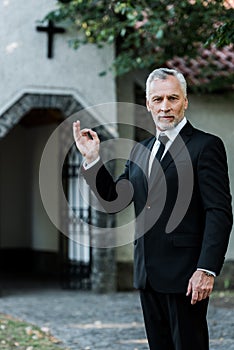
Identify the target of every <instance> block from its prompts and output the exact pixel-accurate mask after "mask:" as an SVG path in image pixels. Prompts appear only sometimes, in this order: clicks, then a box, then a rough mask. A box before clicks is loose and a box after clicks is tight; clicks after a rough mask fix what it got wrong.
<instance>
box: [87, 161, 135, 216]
mask: <svg viewBox="0 0 234 350" xmlns="http://www.w3.org/2000/svg"><path fill="white" fill-rule="evenodd" d="M129 162H130V161H127V163H126V165H125V170H124V172H123V174H122V175H121V176H119V177H118V179H117V180H114V179H113V177H112V176H111V174H110V173H109V171H108V170H107V168H106V167H105V165H104V164H103V163H102V161H101V160H99V162H98V163H96V164H95V165H94V166H93V167H91V168H90V169H87V170H84V168H82V169H81V173H82V175H83V176H84V178H85V180H86V182H87V184H88V185H89V186H90V188H91V189H92V191H93V193H94V194H95V196H96V197H97V199H98V200H99V202H100V204H101V205H102V206H103V208H104V209H105V211H106V212H107V213H117V212H119V211H121V210H123V209H124V208H126V207H127V206H128V205H129V204H130V203H131V202H132V198H133V187H132V185H131V183H130V181H129Z"/></svg>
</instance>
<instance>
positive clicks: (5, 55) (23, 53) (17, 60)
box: [0, 0, 116, 121]
mask: <svg viewBox="0 0 234 350" xmlns="http://www.w3.org/2000/svg"><path fill="white" fill-rule="evenodd" d="M55 6H56V1H54V0H53V1H52V0H40V1H37V0H25V1H24V2H23V3H22V2H20V1H18V0H4V1H1V2H0V33H1V34H0V42H1V44H0V45H1V49H0V64H1V70H0V81H1V86H2V87H4V88H3V89H1V94H0V110H1V111H4V109H7V107H9V106H11V104H12V103H13V102H14V100H17V98H19V97H20V95H21V94H22V93H25V92H41V93H59V92H60V93H61V94H62V93H63V94H64V93H65V94H66V93H69V94H71V93H73V94H74V95H75V96H76V98H78V99H79V102H80V103H81V104H82V105H83V106H84V107H86V106H93V105H97V104H101V103H106V102H113V101H115V79H114V77H113V75H112V74H111V73H108V74H107V75H106V76H104V77H100V76H99V73H100V72H102V71H104V70H106V69H108V67H109V66H110V64H111V62H112V59H113V48H112V47H111V46H108V47H106V48H104V49H101V50H100V49H98V48H96V47H95V46H94V45H86V46H83V47H81V48H79V49H78V50H77V51H75V50H73V49H71V48H69V47H68V40H69V39H70V35H69V33H68V32H66V33H65V34H56V35H55V36H54V45H53V46H54V47H53V52H54V56H53V58H52V59H48V58H47V40H48V38H47V34H46V33H44V32H38V31H37V30H36V26H37V25H38V23H37V20H40V19H42V18H43V17H44V16H45V15H46V14H47V13H48V12H49V11H50V10H51V9H54V8H55ZM42 25H46V23H44V24H42ZM104 118H105V117H104ZM115 118H116V115H115V113H113V114H111V115H109V116H108V120H109V121H115V120H116V119H115Z"/></svg>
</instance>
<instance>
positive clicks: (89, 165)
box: [83, 156, 100, 170]
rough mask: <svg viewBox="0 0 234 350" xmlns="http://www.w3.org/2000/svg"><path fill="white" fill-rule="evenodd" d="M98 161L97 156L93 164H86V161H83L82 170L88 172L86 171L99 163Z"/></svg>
mask: <svg viewBox="0 0 234 350" xmlns="http://www.w3.org/2000/svg"><path fill="white" fill-rule="evenodd" d="M99 160H100V157H99V156H98V158H97V159H95V160H94V161H93V162H91V163H88V164H87V163H86V161H84V162H83V168H84V170H88V169H90V168H92V166H94V165H95V164H97V162H99Z"/></svg>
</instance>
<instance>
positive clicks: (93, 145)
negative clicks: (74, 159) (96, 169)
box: [73, 120, 100, 163]
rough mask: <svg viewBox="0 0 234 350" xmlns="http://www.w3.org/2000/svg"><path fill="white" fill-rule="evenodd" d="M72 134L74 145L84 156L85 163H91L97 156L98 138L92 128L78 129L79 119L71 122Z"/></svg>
mask: <svg viewBox="0 0 234 350" xmlns="http://www.w3.org/2000/svg"><path fill="white" fill-rule="evenodd" d="M73 136H74V140H75V143H76V147H77V148H78V150H79V151H80V153H81V154H82V155H83V156H84V157H85V158H86V162H87V163H92V162H93V161H94V160H96V159H97V158H98V156H99V148H100V140H99V138H98V136H97V133H96V132H95V131H93V130H92V129H83V130H80V121H79V120H77V121H76V122H74V123H73Z"/></svg>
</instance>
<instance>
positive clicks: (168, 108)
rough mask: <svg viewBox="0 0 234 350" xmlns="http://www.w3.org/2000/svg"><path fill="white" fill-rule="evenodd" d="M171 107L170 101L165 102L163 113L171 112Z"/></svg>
mask: <svg viewBox="0 0 234 350" xmlns="http://www.w3.org/2000/svg"><path fill="white" fill-rule="evenodd" d="M170 109H171V107H170V102H169V101H168V100H166V99H165V100H163V101H162V104H161V111H163V112H166V111H170Z"/></svg>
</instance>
